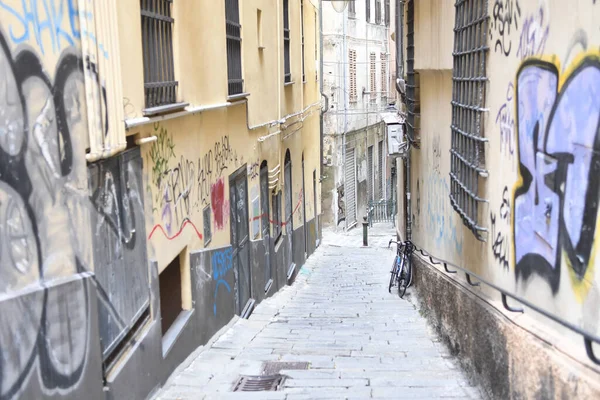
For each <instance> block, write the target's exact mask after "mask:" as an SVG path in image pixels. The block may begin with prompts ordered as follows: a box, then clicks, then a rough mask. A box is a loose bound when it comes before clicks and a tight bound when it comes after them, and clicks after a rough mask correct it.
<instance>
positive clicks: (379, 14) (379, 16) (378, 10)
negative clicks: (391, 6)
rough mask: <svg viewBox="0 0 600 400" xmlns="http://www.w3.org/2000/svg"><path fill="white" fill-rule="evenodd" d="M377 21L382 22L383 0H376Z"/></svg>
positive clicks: (377, 22)
mask: <svg viewBox="0 0 600 400" xmlns="http://www.w3.org/2000/svg"><path fill="white" fill-rule="evenodd" d="M375 23H376V24H381V0H375Z"/></svg>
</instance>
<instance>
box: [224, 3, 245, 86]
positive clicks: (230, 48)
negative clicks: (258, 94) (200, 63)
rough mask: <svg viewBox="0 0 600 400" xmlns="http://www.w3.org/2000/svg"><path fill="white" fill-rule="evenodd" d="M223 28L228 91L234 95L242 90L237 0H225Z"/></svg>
mask: <svg viewBox="0 0 600 400" xmlns="http://www.w3.org/2000/svg"><path fill="white" fill-rule="evenodd" d="M225 29H226V36H227V84H228V93H229V96H235V95H237V94H241V93H243V91H244V80H243V79H242V26H241V25H240V6H239V0H225Z"/></svg>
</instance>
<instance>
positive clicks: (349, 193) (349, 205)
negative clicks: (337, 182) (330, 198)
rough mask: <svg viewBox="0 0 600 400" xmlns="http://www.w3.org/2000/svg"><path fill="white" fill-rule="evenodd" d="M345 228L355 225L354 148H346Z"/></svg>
mask: <svg viewBox="0 0 600 400" xmlns="http://www.w3.org/2000/svg"><path fill="white" fill-rule="evenodd" d="M345 161H346V163H345V164H346V165H345V167H346V176H345V183H344V185H345V187H346V190H345V191H346V194H345V200H346V229H350V228H352V227H353V226H354V225H356V163H355V157H354V149H348V150H346V160H345Z"/></svg>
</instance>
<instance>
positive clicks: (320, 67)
mask: <svg viewBox="0 0 600 400" xmlns="http://www.w3.org/2000/svg"><path fill="white" fill-rule="evenodd" d="M319 94H320V95H321V101H323V97H324V96H325V94H324V93H323V0H319ZM326 104H327V108H325V109H323V106H322V105H321V112H320V113H319V182H321V181H322V180H323V114H325V113H326V112H327V111H328V109H329V102H326Z"/></svg>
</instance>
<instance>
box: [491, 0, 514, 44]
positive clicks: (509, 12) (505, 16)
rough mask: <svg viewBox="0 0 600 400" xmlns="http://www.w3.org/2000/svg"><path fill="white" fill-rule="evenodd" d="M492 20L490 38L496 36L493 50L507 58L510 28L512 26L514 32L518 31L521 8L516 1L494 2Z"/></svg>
mask: <svg viewBox="0 0 600 400" xmlns="http://www.w3.org/2000/svg"><path fill="white" fill-rule="evenodd" d="M492 18H493V19H492V21H491V24H490V37H494V34H496V35H497V36H496V37H497V39H496V42H495V45H494V50H495V51H496V52H498V51H500V52H501V53H502V54H504V55H505V56H509V55H510V52H511V50H512V40H511V38H510V35H511V28H513V26H514V31H516V30H518V29H519V19H520V18H521V7H520V6H519V2H518V0H496V2H495V3H494V9H493V11H492Z"/></svg>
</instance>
